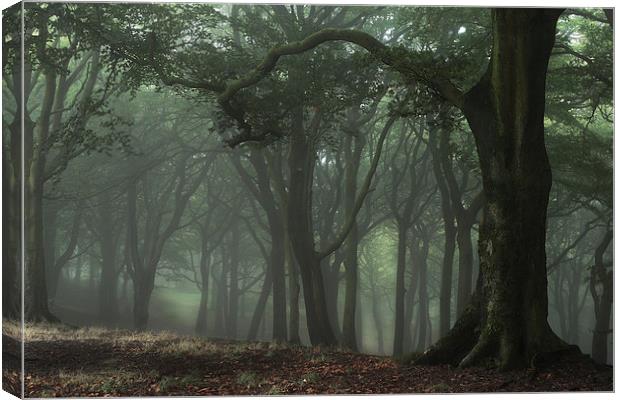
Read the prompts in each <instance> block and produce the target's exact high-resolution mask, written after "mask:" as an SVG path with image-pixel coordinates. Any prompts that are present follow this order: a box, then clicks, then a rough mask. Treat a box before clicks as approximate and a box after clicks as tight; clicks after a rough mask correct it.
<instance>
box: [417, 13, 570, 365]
mask: <svg viewBox="0 0 620 400" xmlns="http://www.w3.org/2000/svg"><path fill="white" fill-rule="evenodd" d="M560 14H561V10H550V9H494V10H493V14H492V16H493V50H492V55H491V60H490V63H489V67H488V69H487V72H486V74H485V75H484V77H483V78H482V79H481V80H480V82H479V83H478V84H477V85H476V86H475V87H473V88H472V89H471V90H470V91H469V92H467V93H466V94H465V98H464V102H463V107H462V110H463V112H464V114H465V117H466V118H467V120H468V122H469V125H470V127H471V129H472V132H473V133H474V137H475V140H476V146H477V150H478V156H479V160H480V167H481V172H482V179H483V188H484V194H485V197H486V205H485V207H484V212H483V220H482V223H481V226H480V239H479V244H478V252H479V255H480V270H481V276H482V288H481V289H482V290H481V293H479V294H478V296H480V297H478V296H475V297H476V299H474V301H473V302H472V304H471V305H470V306H469V307H468V308H467V309H466V310H465V311H464V312H463V315H462V316H461V318H460V320H459V321H457V323H456V324H455V327H454V328H453V329H452V331H451V332H450V333H449V334H448V335H447V336H446V337H445V338H444V339H443V340H441V341H440V342H438V343H437V344H436V346H434V347H432V348H431V349H429V350H428V351H427V352H426V353H425V355H424V356H423V357H421V359H420V360H419V362H429V361H431V360H433V358H435V360H436V361H437V360H438V359H439V358H442V357H438V356H439V353H441V351H445V350H448V349H449V350H450V352H451V353H452V355H451V356H450V357H447V359H449V360H454V357H455V356H457V354H458V353H461V354H462V350H466V349H467V348H468V347H469V345H470V344H472V343H475V345H474V346H473V348H471V349H470V350H469V351H467V350H466V351H467V355H466V356H465V358H463V359H462V360H461V361H460V364H461V365H462V366H467V365H471V364H472V363H475V362H477V361H479V360H480V358H482V357H484V356H490V355H497V356H498V358H499V364H500V368H502V369H511V368H520V367H526V366H528V365H529V364H530V362H531V361H532V359H533V357H534V356H535V355H536V354H537V353H540V352H545V351H552V350H554V349H556V348H559V347H561V346H563V345H564V344H563V342H561V340H560V339H559V338H558V337H557V336H556V335H555V334H554V333H553V331H552V330H551V328H550V327H549V324H548V322H547V268H546V255H545V235H546V220H547V203H548V199H549V190H550V188H551V168H550V165H549V159H548V157H547V151H546V148H545V140H544V126H543V119H544V112H545V82H546V74H547V66H548V61H549V56H550V54H551V49H552V47H553V44H554V41H555V26H556V22H557V19H558V17H559V16H560ZM478 301H480V306H479V307H476V305H477V304H476V303H477V302H478ZM481 316H482V318H481ZM478 331H479V334H478ZM472 339H473V340H472ZM457 349H460V350H461V352H459V351H457ZM446 355H447V354H446ZM444 361H445V360H444Z"/></svg>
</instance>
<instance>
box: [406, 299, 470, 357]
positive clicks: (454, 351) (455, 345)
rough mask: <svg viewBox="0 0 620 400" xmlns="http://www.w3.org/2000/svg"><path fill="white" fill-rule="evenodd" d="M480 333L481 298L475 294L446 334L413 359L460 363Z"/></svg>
mask: <svg viewBox="0 0 620 400" xmlns="http://www.w3.org/2000/svg"><path fill="white" fill-rule="evenodd" d="M479 335H480V298H479V296H478V295H477V294H474V296H473V297H472V301H471V303H470V304H469V306H467V308H466V309H465V310H464V311H463V314H462V315H461V317H460V318H459V319H458V320H457V321H456V323H455V324H454V327H452V329H451V330H450V331H449V332H448V334H447V335H446V336H444V337H443V338H441V339H440V340H439V341H438V342H437V343H435V344H434V345H433V346H431V347H430V348H429V349H428V350H426V351H425V352H424V353H423V354H422V355H420V356H419V357H416V358H415V359H413V360H412V361H413V363H414V364H417V365H432V364H451V365H454V366H456V365H459V363H460V361H461V359H463V357H465V356H466V355H467V354H468V353H470V351H471V350H472V348H473V347H474V346H475V345H476V343H477V341H478V337H479Z"/></svg>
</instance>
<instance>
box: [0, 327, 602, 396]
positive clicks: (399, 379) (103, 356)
mask: <svg viewBox="0 0 620 400" xmlns="http://www.w3.org/2000/svg"><path fill="white" fill-rule="evenodd" d="M4 333H7V329H6V323H5V326H4V327H3V363H4V368H3V379H4V384H5V385H6V386H5V387H7V386H11V384H12V385H13V386H16V387H17V380H18V375H17V373H16V372H14V371H13V372H11V369H10V368H8V369H7V367H11V364H13V367H16V366H17V365H18V361H17V360H19V347H20V346H19V342H17V341H15V340H14V339H12V338H11V337H10V335H6V334H4ZM9 333H10V332H9ZM25 352H26V357H25V367H26V376H25V381H26V383H25V391H26V393H25V395H26V397H86V396H155V395H179V396H192V395H200V396H208V395H226V394H234V395H254V394H279V395H282V394H326V393H341V394H354V393H355V394H387V393H450V392H523V391H525V392H536V391H582V390H586V391H611V390H612V379H613V369H612V368H611V367H609V366H601V365H596V364H594V363H593V362H592V361H591V359H590V358H589V357H586V356H583V355H578V354H572V355H566V356H564V357H562V358H559V359H557V360H556V361H555V362H554V363H553V364H551V365H541V366H538V367H537V369H530V370H526V371H519V372H510V373H500V372H498V371H497V370H495V369H494V368H491V367H489V368H483V367H477V368H468V369H463V370H459V369H455V368H452V367H450V366H448V365H440V366H413V365H404V364H401V363H399V362H397V361H395V360H394V359H392V358H390V357H379V356H372V355H365V354H356V353H350V352H345V351H341V350H337V349H326V348H316V347H314V348H312V347H300V346H286V345H277V344H273V343H259V342H231V341H217V340H216V341H214V340H204V339H200V338H192V337H184V336H178V335H175V334H171V333H148V332H147V333H135V332H131V331H114V330H106V329H100V328H80V329H73V328H67V327H63V326H59V325H40V324H39V325H31V326H28V328H27V329H26V344H25ZM11 360H13V361H11Z"/></svg>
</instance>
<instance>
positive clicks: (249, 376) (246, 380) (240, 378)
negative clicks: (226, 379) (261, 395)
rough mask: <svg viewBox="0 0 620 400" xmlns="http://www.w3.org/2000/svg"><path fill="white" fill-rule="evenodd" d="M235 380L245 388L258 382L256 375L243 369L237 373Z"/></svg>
mask: <svg viewBox="0 0 620 400" xmlns="http://www.w3.org/2000/svg"><path fill="white" fill-rule="evenodd" d="M236 382H237V384H238V385H240V386H244V387H246V388H248V389H249V388H251V387H254V386H257V385H258V383H259V378H258V375H256V373H255V372H252V371H243V372H241V373H240V374H239V375H237V379H236Z"/></svg>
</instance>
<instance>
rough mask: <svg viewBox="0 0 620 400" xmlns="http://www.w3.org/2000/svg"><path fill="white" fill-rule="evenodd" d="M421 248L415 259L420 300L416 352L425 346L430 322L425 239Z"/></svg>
mask: <svg viewBox="0 0 620 400" xmlns="http://www.w3.org/2000/svg"><path fill="white" fill-rule="evenodd" d="M421 242H422V246H421V247H420V254H418V257H416V261H417V262H418V265H419V269H420V272H419V274H420V298H419V302H418V303H419V306H418V309H419V310H420V312H419V313H418V324H419V326H418V328H419V330H418V345H417V347H416V350H417V351H423V350H424V349H425V348H426V345H427V336H426V332H427V329H428V328H429V327H430V326H429V325H430V324H428V321H429V320H430V312H429V304H428V303H429V302H428V289H427V287H428V278H427V276H428V261H427V260H428V249H429V241H428V240H426V238H422V239H421Z"/></svg>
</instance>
